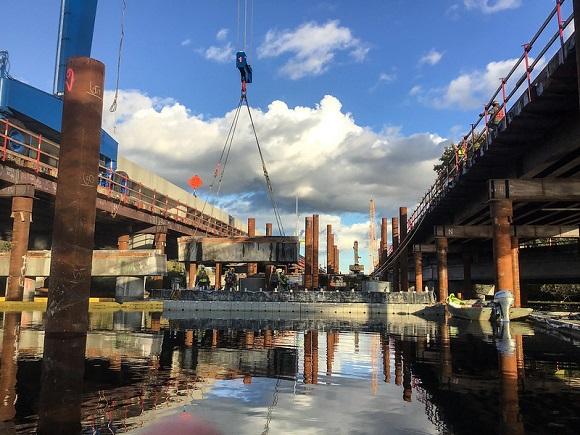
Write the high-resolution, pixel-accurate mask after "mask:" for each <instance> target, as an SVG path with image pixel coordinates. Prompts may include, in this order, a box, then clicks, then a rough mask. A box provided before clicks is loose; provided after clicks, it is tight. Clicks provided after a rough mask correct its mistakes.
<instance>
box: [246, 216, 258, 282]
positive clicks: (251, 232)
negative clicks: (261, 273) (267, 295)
mask: <svg viewBox="0 0 580 435" xmlns="http://www.w3.org/2000/svg"><path fill="white" fill-rule="evenodd" d="M248 237H256V219H255V218H248ZM257 273H258V264H257V263H248V276H252V275H255V274H257Z"/></svg>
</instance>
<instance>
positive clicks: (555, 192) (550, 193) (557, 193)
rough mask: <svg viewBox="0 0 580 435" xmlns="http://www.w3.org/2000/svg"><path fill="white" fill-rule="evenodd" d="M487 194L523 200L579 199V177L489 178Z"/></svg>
mask: <svg viewBox="0 0 580 435" xmlns="http://www.w3.org/2000/svg"><path fill="white" fill-rule="evenodd" d="M488 196H489V199H490V200H494V199H510V200H512V201H525V202H543V201H580V179H578V178H565V179H564V178H557V179H554V178H549V179H547V178H537V179H533V180H519V179H516V180H489V181H488Z"/></svg>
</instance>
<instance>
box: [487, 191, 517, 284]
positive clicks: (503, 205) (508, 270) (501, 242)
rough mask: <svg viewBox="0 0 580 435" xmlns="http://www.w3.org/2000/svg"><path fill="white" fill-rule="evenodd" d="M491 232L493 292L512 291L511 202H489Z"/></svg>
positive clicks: (498, 200) (497, 200)
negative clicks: (493, 274)
mask: <svg viewBox="0 0 580 435" xmlns="http://www.w3.org/2000/svg"><path fill="white" fill-rule="evenodd" d="M490 211H491V220H492V231H493V258H494V263H495V275H496V282H495V291H496V292H498V291H500V290H509V291H512V292H513V291H514V274H513V267H514V265H513V259H512V242H511V221H512V217H513V207H512V201H510V200H508V199H496V200H492V201H490Z"/></svg>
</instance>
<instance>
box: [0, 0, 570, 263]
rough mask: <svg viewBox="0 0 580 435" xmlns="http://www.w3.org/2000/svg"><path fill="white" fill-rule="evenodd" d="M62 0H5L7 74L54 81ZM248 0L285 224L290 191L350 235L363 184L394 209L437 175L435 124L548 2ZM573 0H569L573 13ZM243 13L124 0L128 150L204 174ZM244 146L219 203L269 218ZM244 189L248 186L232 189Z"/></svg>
mask: <svg viewBox="0 0 580 435" xmlns="http://www.w3.org/2000/svg"><path fill="white" fill-rule="evenodd" d="M244 1H245V0H241V5H242V7H243V5H244ZM248 2H250V0H248ZM59 4H60V1H59V0H42V1H41V0H4V7H3V10H4V11H7V10H8V11H10V16H11V17H13V18H11V19H7V20H4V22H3V31H2V38H1V40H0V49H7V50H8V51H9V52H10V57H11V65H12V69H11V74H12V75H13V76H15V77H17V78H19V79H21V80H24V81H26V82H28V83H30V84H32V85H34V86H37V87H39V88H41V89H44V90H47V91H50V90H51V88H52V80H53V70H54V57H55V51H56V34H57V30H58V13H59ZM253 4H254V14H253V18H254V20H253V21H254V24H253V26H252V27H251V29H248V34H247V41H248V44H247V45H248V47H247V49H248V52H249V56H250V62H251V64H252V65H253V68H254V81H255V83H254V84H253V85H251V87H250V90H249V94H248V98H249V101H250V103H251V105H252V106H253V107H254V108H255V110H256V111H257V115H256V122H257V127H258V133H259V134H260V135H262V136H263V138H264V139H263V142H264V147H265V150H266V156H267V159H268V161H269V164H270V167H271V175H272V179H273V181H274V184H275V188H276V189H277V191H278V192H279V194H280V201H281V203H282V206H283V208H284V211H285V213H286V215H287V216H285V219H286V220H287V222H288V225H287V226H289V227H294V225H295V224H294V222H295V218H294V217H293V216H292V210H293V206H294V201H293V198H294V197H295V196H296V195H298V196H299V197H300V198H301V199H300V201H301V204H302V207H303V208H304V209H305V210H304V214H305V213H308V212H320V213H321V215H323V216H324V219H323V223H324V222H329V223H330V222H332V223H334V224H335V225H336V226H337V227H339V228H341V229H342V230H344V234H345V236H344V237H343V239H344V241H343V242H341V244H342V245H343V249H347V247H348V246H352V239H353V238H358V239H364V238H365V237H366V235H365V234H364V229H365V228H366V226H365V225H368V222H367V221H366V219H368V218H367V212H368V200H369V199H370V197H374V198H375V199H376V201H377V208H378V215H379V217H380V216H381V215H385V216H387V217H390V216H394V215H395V214H394V213H395V210H397V209H398V207H399V206H400V205H407V206H409V207H410V208H412V207H413V205H414V204H415V202H416V200H417V199H418V198H419V197H420V196H421V195H422V193H423V191H424V190H426V188H427V187H428V185H429V183H430V181H431V179H432V173H431V171H430V168H431V167H432V163H433V161H434V160H435V159H436V158H437V156H438V155H439V154H440V152H441V150H442V147H443V146H444V144H445V142H444V140H445V139H447V138H453V137H456V136H457V135H458V134H460V133H461V132H464V131H465V130H466V128H467V126H468V125H469V123H470V122H472V121H473V120H474V119H475V116H476V114H477V113H479V111H480V110H481V109H480V107H481V105H482V104H483V103H484V101H485V99H486V98H487V97H488V96H489V94H490V93H491V90H492V89H493V87H494V86H496V85H495V84H494V83H496V84H499V80H498V78H499V76H500V74H501V73H502V72H505V70H506V68H507V69H509V67H510V66H511V63H510V59H513V58H517V57H518V56H519V55H520V54H521V44H523V43H524V42H526V40H527V38H529V37H531V35H533V33H534V32H535V30H536V29H537V28H538V27H539V25H540V24H541V22H542V21H543V20H544V18H545V17H546V16H547V14H548V12H549V10H550V9H551V8H552V7H553V5H554V2H553V1H537V0H434V1H431V0H406V1H405V0H369V1H364V2H361V1H354V0H352V1H351V0H334V1H332V0H320V1H316V0H309V1H303V0H292V1H289V0H288V1H285V0H277V1H264V0H253ZM120 5H121V0H100V2H99V8H98V15H97V19H96V28H95V34H94V41H93V53H92V56H93V57H94V58H97V59H99V60H101V61H103V62H104V63H105V64H106V66H107V77H106V88H107V89H109V90H111V89H112V88H113V87H114V82H115V64H116V56H117V47H118V43H119V26H120V16H121V8H120ZM570 8H571V1H567V2H566V5H565V11H566V13H565V15H566V16H568V14H569V10H570ZM236 16H237V1H236V0H227V1H226V0H223V1H222V0H215V1H205V2H193V1H185V0H165V1H159V0H127V13H126V28H125V34H126V35H125V45H124V50H123V58H122V69H121V81H120V84H121V89H123V90H124V93H123V94H122V95H123V98H122V99H121V105H120V108H119V112H118V113H117V114H116V115H113V116H112V115H107V116H106V118H107V117H108V118H107V119H106V120H105V125H106V126H108V127H109V128H111V127H112V126H115V136H116V137H117V138H118V139H119V141H120V142H121V150H122V152H123V153H125V154H127V155H128V156H129V157H130V158H132V159H134V160H137V161H138V163H140V164H143V165H145V166H150V167H152V168H153V169H155V170H156V171H158V172H159V173H161V174H162V175H164V176H166V177H168V178H169V179H171V180H172V181H175V182H176V183H178V184H183V182H184V180H186V179H187V178H188V177H187V175H188V174H190V173H191V172H194V173H199V174H200V175H202V178H204V179H206V180H207V179H208V178H209V177H210V175H209V174H211V172H212V170H213V163H212V162H213V161H215V155H216V154H217V153H218V152H219V149H220V148H221V143H223V140H224V139H225V134H223V133H224V131H225V130H226V129H227V127H228V125H229V121H230V120H231V111H232V109H233V108H234V107H235V105H236V103H237V100H238V98H239V74H238V72H237V70H236V69H235V64H234V59H232V58H231V51H233V50H237V49H239V48H241V41H240V43H238V39H242V38H238V37H237V35H236V33H237V32H236V28H237V24H236ZM16 17H20V18H16ZM554 25H555V24H554ZM250 41H252V44H250ZM129 90H132V92H128V91H129ZM327 95H328V96H330V97H328V98H326V99H325V96H327ZM274 101H278V102H279V103H280V104H274V105H272V102H274ZM297 106H299V107H301V108H302V109H304V110H302V109H297V108H296V107H297ZM137 113H139V114H140V116H136V114H137ZM143 120H146V122H145V121H143ZM140 122H141V124H140ZM137 130H142V131H140V132H137ZM240 137H241V138H242V139H241V140H242V142H243V143H244V144H245V143H246V142H248V145H247V146H248V147H249V146H250V139H248V138H249V136H248V132H247V131H244V130H242V131H240ZM168 138H172V139H173V142H171V141H169V140H168ZM245 146H246V145H240V154H239V155H236V154H234V156H233V158H236V159H238V161H239V162H243V163H244V164H246V165H247V166H244V164H241V163H240V165H239V168H238V169H232V171H233V173H232V174H230V176H231V177H232V178H231V179H229V184H226V185H224V199H223V200H222V201H221V204H222V205H227V206H228V209H229V210H230V211H231V212H232V213H234V214H235V213H237V214H240V215H242V216H246V215H248V214H254V215H256V216H257V217H258V221H259V223H263V221H265V220H271V218H269V216H268V206H267V201H266V200H265V195H264V194H263V187H262V184H261V183H262V182H261V178H260V170H259V167H257V165H255V164H254V161H255V160H256V158H255V156H254V155H253V154H252V155H251V157H248V155H250V154H249V153H250V151H249V150H250V148H244V147H245ZM181 147H183V149H182V148H181ZM252 152H253V151H252ZM184 162H187V164H184ZM317 162H318V163H319V165H318V166H317V165H316V163H317ZM236 170H237V171H239V172H236ZM248 172H251V176H246V175H245V174H247V173H248ZM239 180H243V181H239ZM308 180H311V181H310V182H309V181H308ZM276 183H278V185H276ZM202 194H203V192H202ZM240 194H244V198H243V201H235V198H236V197H237V196H238V195H240ZM232 199H234V200H232ZM347 234H348V235H347ZM363 256H364V244H363ZM345 257H346V259H345ZM350 257H351V255H350V252H349V253H347V254H346V255H343V256H342V258H343V263H344V265H343V268H346V266H347V265H348V262H349V261H350V260H351V259H350Z"/></svg>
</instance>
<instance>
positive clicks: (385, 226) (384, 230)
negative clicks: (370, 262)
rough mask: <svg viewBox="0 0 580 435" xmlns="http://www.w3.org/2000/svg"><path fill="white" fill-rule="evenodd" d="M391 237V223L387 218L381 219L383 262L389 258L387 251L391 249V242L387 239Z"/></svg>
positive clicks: (381, 257) (381, 256)
mask: <svg viewBox="0 0 580 435" xmlns="http://www.w3.org/2000/svg"><path fill="white" fill-rule="evenodd" d="M388 237H389V223H388V220H387V218H382V219H381V255H380V259H381V261H385V259H386V258H387V250H388V248H389V242H388V240H387V238H388Z"/></svg>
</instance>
